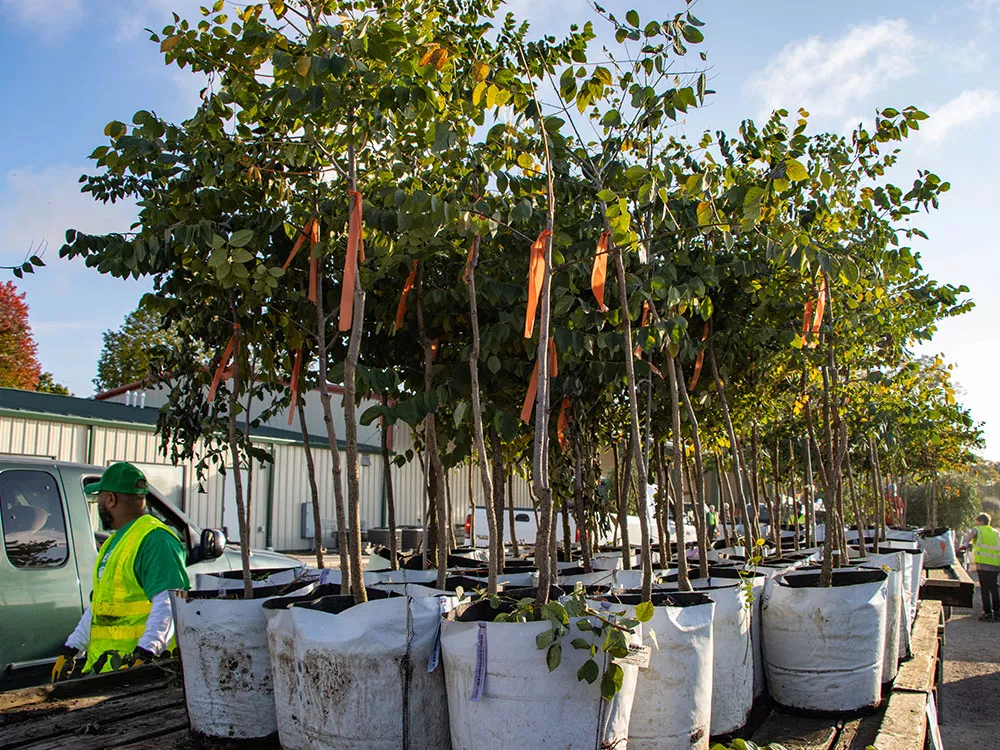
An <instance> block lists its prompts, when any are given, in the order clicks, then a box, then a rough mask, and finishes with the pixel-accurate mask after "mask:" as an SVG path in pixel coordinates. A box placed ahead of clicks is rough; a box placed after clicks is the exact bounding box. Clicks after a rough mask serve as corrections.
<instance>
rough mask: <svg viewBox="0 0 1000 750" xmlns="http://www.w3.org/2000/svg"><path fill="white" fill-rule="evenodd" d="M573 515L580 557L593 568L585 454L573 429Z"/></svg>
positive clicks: (585, 564) (587, 569) (587, 565)
mask: <svg viewBox="0 0 1000 750" xmlns="http://www.w3.org/2000/svg"><path fill="white" fill-rule="evenodd" d="M573 459H574V471H573V516H574V518H575V519H576V533H577V534H578V535H579V536H580V557H581V558H582V560H583V569H584V570H585V571H587V572H588V573H589V572H590V570H591V560H590V536H589V534H588V533H587V521H586V518H587V510H586V507H585V505H584V500H583V456H582V455H581V454H580V436H579V434H578V433H577V431H576V430H575V429H574V430H573Z"/></svg>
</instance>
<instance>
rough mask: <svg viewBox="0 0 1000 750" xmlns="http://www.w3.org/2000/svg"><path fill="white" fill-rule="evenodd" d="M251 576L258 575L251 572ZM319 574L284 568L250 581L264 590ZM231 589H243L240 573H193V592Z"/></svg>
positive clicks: (317, 572) (307, 570)
mask: <svg viewBox="0 0 1000 750" xmlns="http://www.w3.org/2000/svg"><path fill="white" fill-rule="evenodd" d="M251 572H252V573H253V575H259V573H255V572H253V571H251ZM319 574H320V572H319V571H318V570H316V568H309V567H307V566H305V565H303V566H302V567H300V568H284V569H282V570H276V571H274V572H273V573H271V574H269V575H268V576H266V577H263V578H258V579H256V580H253V581H251V586H253V588H255V589H258V588H264V587H266V586H281V585H284V584H289V583H292V582H293V581H295V580H296V579H303V580H304V579H307V578H310V579H315V578H318V577H319ZM231 589H240V590H242V589H243V577H242V571H232V573H231V574H230V575H228V576H223V575H220V574H219V573H195V575H194V586H193V587H192V590H193V591H222V590H226V591H228V590H231Z"/></svg>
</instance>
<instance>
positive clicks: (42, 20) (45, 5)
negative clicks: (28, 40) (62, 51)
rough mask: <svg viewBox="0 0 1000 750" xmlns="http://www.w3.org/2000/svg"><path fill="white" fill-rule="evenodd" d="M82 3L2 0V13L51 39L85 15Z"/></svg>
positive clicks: (71, 0)
mask: <svg viewBox="0 0 1000 750" xmlns="http://www.w3.org/2000/svg"><path fill="white" fill-rule="evenodd" d="M80 5H81V2H80V0H0V15H3V16H6V17H8V18H13V19H14V20H15V21H16V22H17V23H18V24H19V25H21V26H24V27H26V28H28V29H30V30H32V31H35V32H37V33H38V35H39V36H41V37H42V38H44V39H49V40H51V39H54V38H56V37H59V36H61V35H62V34H63V33H65V32H66V31H67V30H68V29H69V28H71V27H72V26H73V25H74V24H75V23H76V22H77V21H78V20H80V19H81V18H82V17H83V13H82V8H81V7H80Z"/></svg>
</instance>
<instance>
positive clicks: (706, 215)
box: [698, 201, 715, 227]
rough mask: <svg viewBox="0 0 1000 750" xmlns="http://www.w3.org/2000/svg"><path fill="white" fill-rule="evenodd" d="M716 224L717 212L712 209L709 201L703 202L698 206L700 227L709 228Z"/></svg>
mask: <svg viewBox="0 0 1000 750" xmlns="http://www.w3.org/2000/svg"><path fill="white" fill-rule="evenodd" d="M714 223H715V211H714V210H713V209H712V204H711V203H709V202H708V201H702V202H701V203H699V204H698V225H699V226H703V227H707V226H711V225H712V224H714Z"/></svg>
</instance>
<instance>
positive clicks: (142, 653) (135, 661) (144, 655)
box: [125, 646, 156, 668]
mask: <svg viewBox="0 0 1000 750" xmlns="http://www.w3.org/2000/svg"><path fill="white" fill-rule="evenodd" d="M155 658H156V654H154V653H153V652H152V651H147V650H146V649H144V648H143V647H142V646H136V648H135V651H133V652H132V653H131V654H129V656H128V658H127V659H126V660H125V666H126V667H128V668H131V667H141V666H142V665H143V664H149V663H150V662H152V661H153V660H154V659H155Z"/></svg>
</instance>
